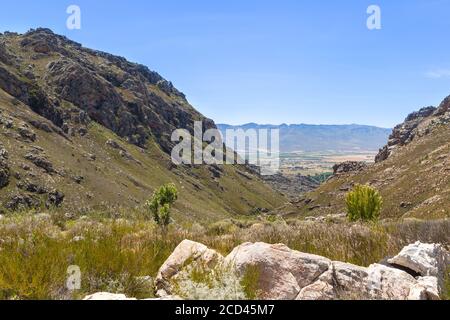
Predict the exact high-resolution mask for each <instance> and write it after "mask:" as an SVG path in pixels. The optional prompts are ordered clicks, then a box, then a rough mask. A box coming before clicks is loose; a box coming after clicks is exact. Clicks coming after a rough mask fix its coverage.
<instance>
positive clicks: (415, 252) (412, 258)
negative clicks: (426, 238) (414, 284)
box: [388, 242, 448, 281]
mask: <svg viewBox="0 0 450 320" xmlns="http://www.w3.org/2000/svg"><path fill="white" fill-rule="evenodd" d="M388 262H389V263H390V264H392V265H395V266H401V267H403V268H406V269H409V270H411V271H413V272H415V273H418V274H419V275H421V276H423V277H424V276H434V277H437V278H438V279H439V280H440V281H443V279H444V275H445V272H446V269H447V268H448V253H447V252H446V250H445V249H444V248H443V247H442V245H439V244H425V243H421V242H416V243H414V244H411V245H409V246H407V247H405V248H403V250H402V251H401V252H400V253H399V254H398V255H396V256H395V257H393V258H392V259H389V260H388Z"/></svg>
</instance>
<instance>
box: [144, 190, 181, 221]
mask: <svg viewBox="0 0 450 320" xmlns="http://www.w3.org/2000/svg"><path fill="white" fill-rule="evenodd" d="M177 198H178V191H177V188H176V187H175V185H174V184H172V183H171V184H166V185H164V186H162V187H160V188H159V189H158V190H157V191H155V193H154V194H153V196H152V198H151V199H150V200H149V201H148V202H147V207H148V208H149V210H150V212H151V214H152V215H153V219H154V220H155V222H156V224H157V225H159V226H160V227H162V228H167V226H168V225H169V223H170V207H171V206H172V205H173V204H174V203H175V201H176V200H177Z"/></svg>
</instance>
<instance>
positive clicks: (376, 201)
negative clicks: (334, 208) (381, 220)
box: [346, 185, 383, 221]
mask: <svg viewBox="0 0 450 320" xmlns="http://www.w3.org/2000/svg"><path fill="white" fill-rule="evenodd" d="M346 204H347V213H348V218H349V219H350V221H357V220H363V221H373V220H377V219H378V217H379V216H380V211H381V207H382V205H383V200H382V198H381V196H380V194H379V193H378V191H377V190H376V189H374V188H372V187H370V186H366V185H356V186H355V187H354V188H353V190H352V191H351V192H349V193H348V194H347V197H346Z"/></svg>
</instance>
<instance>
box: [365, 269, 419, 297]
mask: <svg viewBox="0 0 450 320" xmlns="http://www.w3.org/2000/svg"><path fill="white" fill-rule="evenodd" d="M367 273H368V277H367V279H366V281H367V290H368V293H369V295H370V298H371V299H375V300H408V297H409V293H410V290H411V288H412V287H413V286H414V285H416V283H417V281H416V279H414V277H413V276H411V275H409V274H408V273H406V272H404V271H402V270H399V269H395V268H391V267H388V266H385V265H381V264H372V265H370V266H369V268H367Z"/></svg>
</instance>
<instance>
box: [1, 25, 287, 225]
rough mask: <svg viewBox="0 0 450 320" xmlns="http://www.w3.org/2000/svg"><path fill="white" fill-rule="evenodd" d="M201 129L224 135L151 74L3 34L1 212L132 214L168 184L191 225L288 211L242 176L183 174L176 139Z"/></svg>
mask: <svg viewBox="0 0 450 320" xmlns="http://www.w3.org/2000/svg"><path fill="white" fill-rule="evenodd" d="M195 120H197V121H202V122H203V124H204V129H205V130H206V129H208V128H214V127H215V124H214V122H213V121H212V120H210V119H207V118H205V117H204V116H203V115H201V114H200V113H199V112H197V111H196V110H195V109H194V108H193V107H192V106H191V105H190V104H189V103H188V101H187V100H186V98H185V96H184V94H183V93H181V92H180V91H178V90H177V89H176V88H175V87H174V86H173V85H172V84H171V83H170V82H169V81H167V80H165V79H163V78H162V77H161V76H160V75H159V74H157V73H156V72H153V71H150V70H149V69H148V68H147V67H145V66H142V65H139V64H135V63H131V62H128V61H127V60H126V59H124V58H122V57H117V56H114V55H111V54H107V53H104V52H99V51H95V50H91V49H87V48H84V47H82V46H81V45H80V44H78V43H75V42H73V41H70V40H68V39H67V38H65V37H63V36H59V35H56V34H54V33H53V32H52V31H50V30H48V29H37V30H31V31H29V32H27V33H26V34H23V35H20V34H16V33H9V32H7V33H5V34H0V207H1V208H2V209H1V210H3V211H5V210H6V211H15V210H21V209H29V208H37V209H39V208H41V207H44V206H46V207H61V206H62V211H64V210H65V211H68V212H69V211H77V212H81V213H82V212H88V211H90V210H93V209H95V210H99V211H108V212H113V211H114V212H116V213H117V212H120V210H117V209H118V208H120V207H122V208H124V209H125V211H129V209H130V208H134V207H139V208H142V206H143V204H144V201H145V200H146V199H147V198H148V197H150V195H151V193H152V192H153V190H154V188H156V187H158V186H159V185H161V184H163V183H167V182H174V183H176V185H177V187H178V189H179V190H180V197H181V198H180V200H179V202H178V204H177V205H176V208H175V210H176V213H175V215H176V216H178V217H185V218H187V219H189V218H192V217H197V218H199V217H201V218H202V219H209V218H211V219H213V218H217V217H224V216H229V215H230V214H247V213H249V212H251V211H252V210H253V208H255V207H258V208H268V209H272V208H274V207H277V206H279V205H281V204H283V203H284V202H285V200H284V198H283V197H282V196H281V195H280V194H278V193H276V192H274V191H272V189H271V188H270V187H268V186H267V185H266V184H264V183H263V182H262V181H261V180H260V179H259V178H258V177H257V176H255V175H253V174H252V173H251V172H250V171H248V170H247V169H246V168H245V167H243V166H241V167H238V166H225V167H215V166H198V167H187V166H184V167H175V166H174V165H173V164H172V162H171V159H170V150H171V147H172V146H173V143H172V142H171V141H170V136H171V134H172V131H173V130H175V129H179V128H185V129H188V130H190V131H191V132H192V130H193V121H195ZM71 209H73V210H71Z"/></svg>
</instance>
